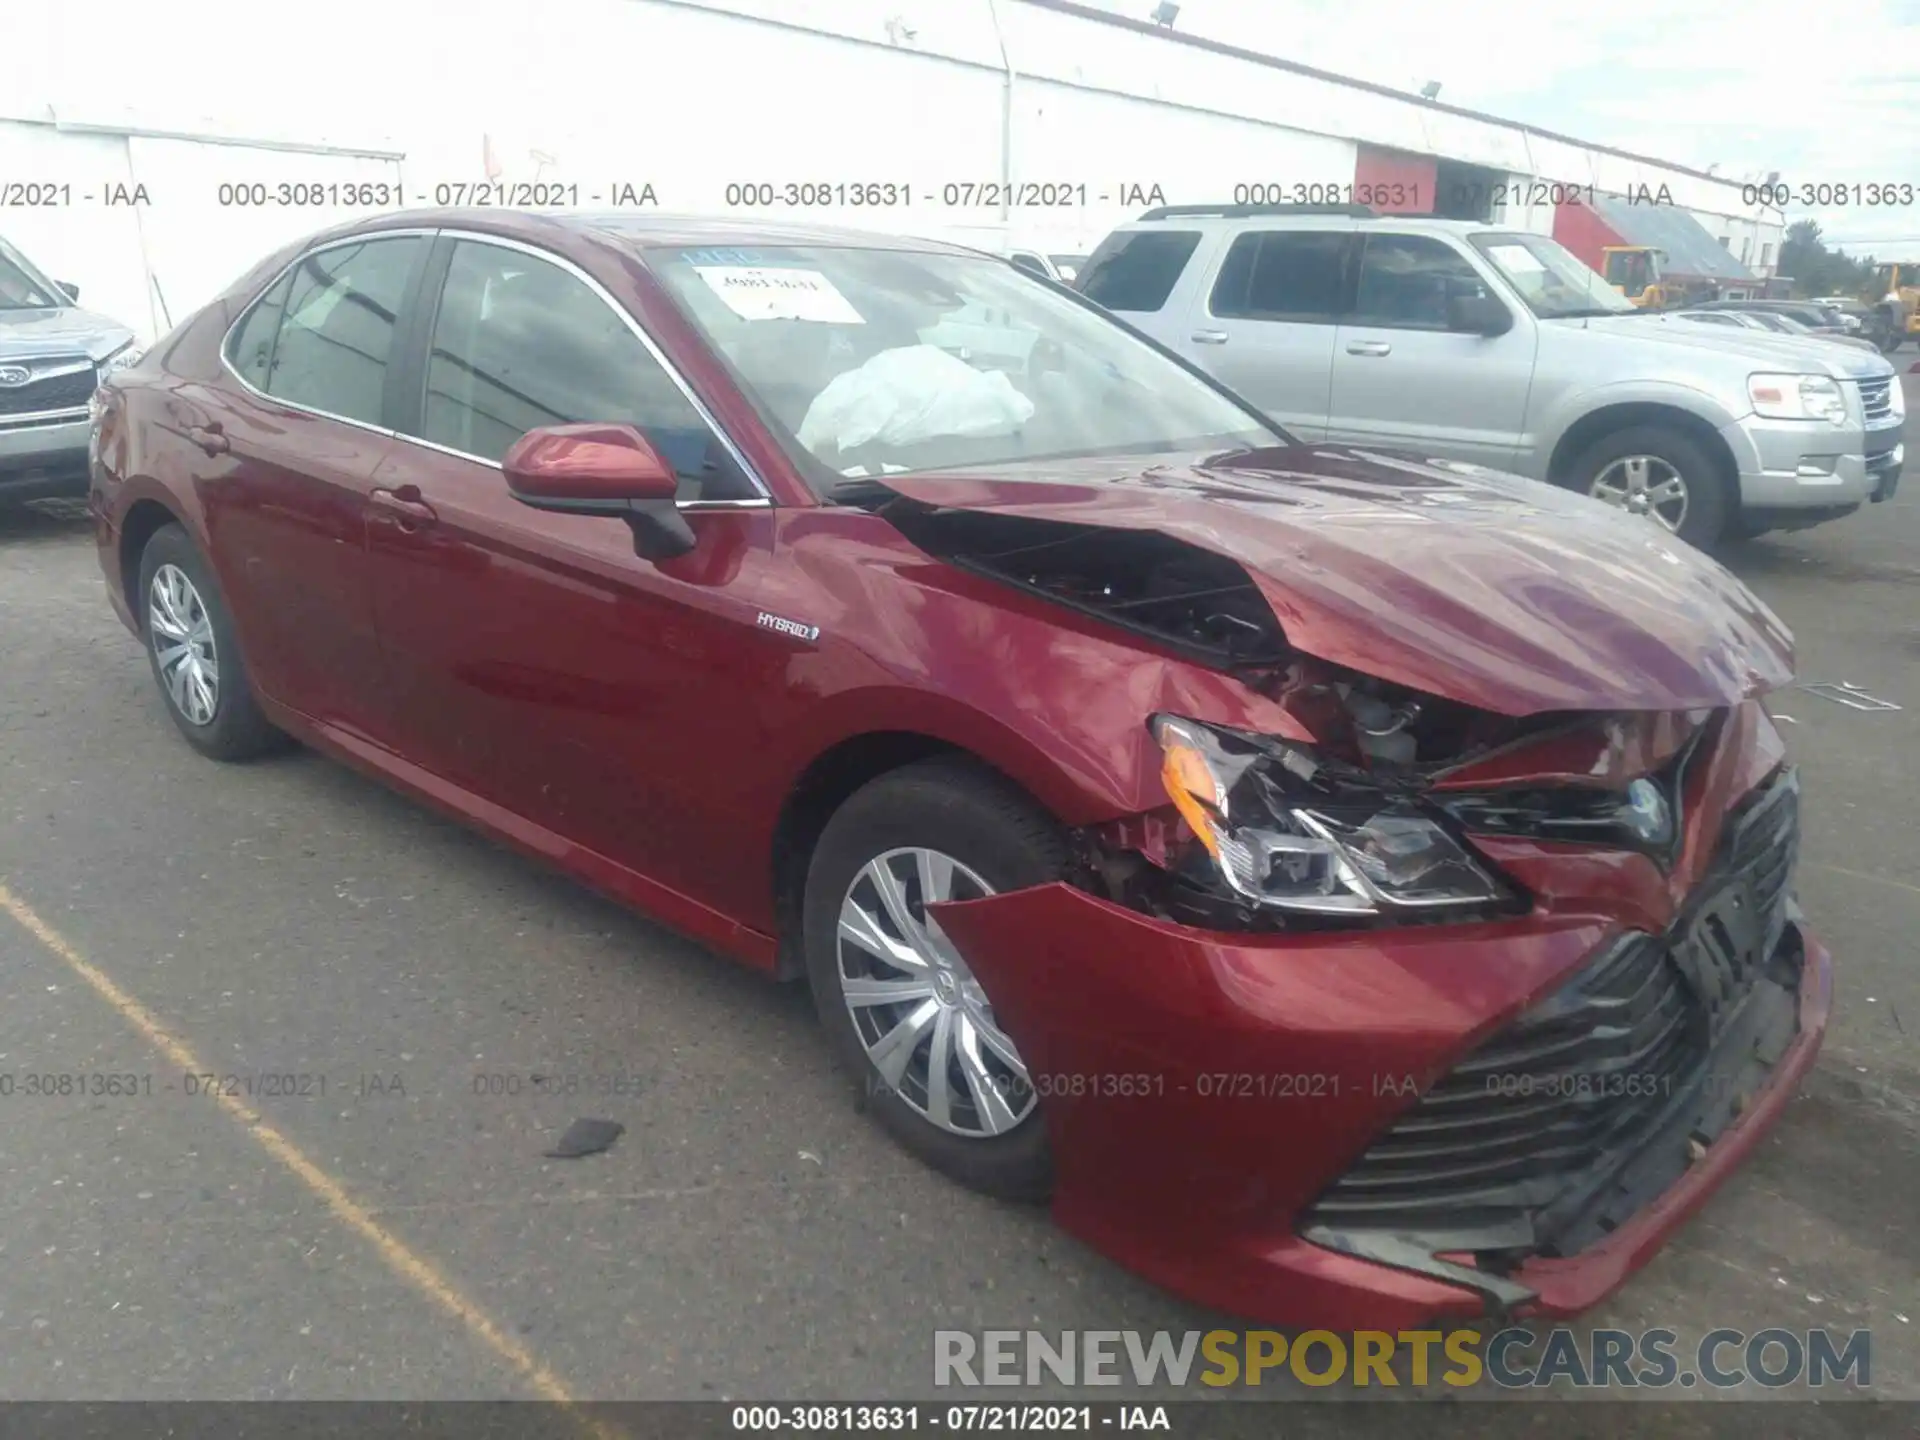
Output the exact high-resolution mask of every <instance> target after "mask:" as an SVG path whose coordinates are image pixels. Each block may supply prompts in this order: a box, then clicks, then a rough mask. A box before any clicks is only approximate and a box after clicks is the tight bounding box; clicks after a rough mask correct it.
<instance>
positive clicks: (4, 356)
mask: <svg viewBox="0 0 1920 1440" xmlns="http://www.w3.org/2000/svg"><path fill="white" fill-rule="evenodd" d="M132 339H133V331H131V330H129V329H128V328H127V327H126V326H124V325H122V324H121V323H120V322H119V321H117V320H109V319H108V318H107V317H106V316H105V315H96V314H94V313H93V311H91V310H82V309H80V308H78V307H77V306H67V307H64V308H62V309H59V310H0V360H38V359H40V358H42V357H43V356H48V355H77V354H79V353H81V352H82V351H84V352H85V353H86V354H87V355H88V356H89V357H90V358H91V359H92V360H93V361H94V363H95V364H98V363H99V362H100V361H102V360H104V359H106V358H107V356H109V355H111V354H113V352H114V351H116V350H118V349H120V348H121V347H122V346H124V345H126V344H127V343H128V342H129V341H131V340H132Z"/></svg>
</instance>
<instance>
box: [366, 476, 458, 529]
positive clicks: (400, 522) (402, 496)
mask: <svg viewBox="0 0 1920 1440" xmlns="http://www.w3.org/2000/svg"><path fill="white" fill-rule="evenodd" d="M367 503H368V504H369V505H370V506H371V507H372V509H373V512H374V518H376V519H381V520H390V521H392V522H393V524H395V525H397V526H398V527H399V528H400V529H401V530H402V531H403V532H404V533H406V534H408V535H411V534H413V532H414V531H416V530H421V529H424V528H425V527H426V526H428V525H431V524H433V522H434V521H436V520H438V519H439V518H440V517H439V516H438V515H437V514H435V513H434V509H433V507H432V506H431V505H429V504H427V502H426V501H425V500H422V499H421V498H420V487H419V486H418V485H402V486H400V487H399V488H398V489H397V490H388V489H386V488H385V487H376V488H375V489H374V491H373V493H372V494H370V495H369V496H368V497H367Z"/></svg>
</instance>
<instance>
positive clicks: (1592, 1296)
mask: <svg viewBox="0 0 1920 1440" xmlns="http://www.w3.org/2000/svg"><path fill="white" fill-rule="evenodd" d="M937 913H938V915H939V918H940V921H941V924H942V925H943V927H944V928H945V929H946V930H947V932H948V934H949V935H950V936H951V937H952V938H953V940H954V941H955V943H956V944H957V945H959V947H960V948H961V949H962V951H963V952H964V953H965V954H966V956H967V959H968V963H969V965H970V966H972V968H973V970H974V973H975V974H976V975H977V976H979V978H980V979H981V981H982V982H983V983H984V984H985V986H986V987H987V989H988V991H989V993H991V994H992V995H993V997H994V1008H995V1010H996V1012H998V1014H999V1015H1000V1017H1001V1019H1002V1020H1003V1022H1004V1023H1005V1025H1006V1026H1007V1028H1008V1030H1009V1031H1010V1033H1012V1034H1013V1035H1014V1036H1015V1037H1016V1038H1017V1039H1018V1041H1019V1043H1020V1046H1021V1051H1022V1054H1023V1056H1024V1057H1025V1059H1026V1061H1027V1064H1028V1069H1029V1072H1030V1073H1031V1074H1032V1075H1033V1076H1034V1077H1035V1082H1036V1085H1037V1086H1038V1087H1040V1089H1041V1093H1042V1095H1043V1105H1044V1107H1045V1110H1044V1113H1045V1116H1046V1123H1047V1125H1048V1129H1049V1137H1050V1140H1051V1142H1052V1146H1053V1150H1054V1160H1055V1166H1056V1186H1055V1194H1054V1210H1055V1214H1056V1218H1057V1219H1058V1221H1059V1222H1060V1223H1061V1225H1062V1226H1063V1227H1064V1228H1066V1229H1067V1230H1069V1231H1070V1232H1071V1233H1074V1234H1076V1235H1077V1236H1079V1237H1080V1238H1082V1239H1084V1240H1085V1241H1087V1242H1088V1243H1090V1244H1092V1245H1094V1246H1095V1247H1096V1248H1098V1249H1100V1250H1102V1251H1103V1252H1104V1253H1106V1254H1107V1255H1109V1256H1111V1257H1112V1258H1113V1259H1115V1260H1117V1261H1118V1262H1120V1263H1121V1264H1124V1265H1126V1266H1128V1267H1129V1268H1131V1269H1133V1270H1135V1271H1137V1272H1138V1273H1140V1274H1142V1275H1145V1276H1146V1277H1148V1278H1149V1279H1152V1280H1154V1281H1155V1282H1157V1283H1159V1284H1161V1285H1163V1286H1165V1287H1166V1288H1168V1289H1169V1290H1172V1291H1174V1292H1176V1293H1178V1294H1180V1295H1182V1296H1184V1297H1186V1298H1188V1299H1190V1300H1193V1301H1197V1302H1199V1303H1203V1304H1207V1305H1211V1306H1214V1307H1217V1308H1219V1309H1222V1310H1225V1311H1229V1312H1232V1313H1235V1314H1238V1315H1241V1316H1245V1317H1248V1318H1250V1319H1256V1320H1259V1321H1263V1322H1266V1323H1271V1324H1276V1325H1283V1326H1319V1327H1332V1328H1335V1329H1360V1328H1369V1329H1371V1328H1384V1329H1404V1328H1414V1327H1417V1326H1420V1325H1423V1324H1425V1323H1427V1322H1430V1321H1433V1320H1436V1319H1439V1318H1441V1317H1454V1318H1472V1317H1477V1316H1483V1315H1489V1314H1491V1315H1495V1316H1500V1315H1507V1314H1511V1315H1516V1316H1541V1317H1558V1316H1566V1315H1571V1314H1575V1313H1577V1312H1579V1311H1582V1310H1584V1309H1587V1308H1588V1307H1590V1306H1592V1305H1594V1304H1595V1303H1597V1302H1598V1301H1599V1300H1601V1299H1602V1298H1603V1297H1604V1296H1606V1295H1607V1294H1608V1293H1609V1292H1611V1291H1612V1290H1613V1289H1615V1288H1616V1287H1617V1286H1619V1285H1620V1284H1621V1283H1622V1282H1623V1281H1624V1280H1625V1279H1626V1278H1627V1276H1628V1275H1630V1274H1631V1273H1632V1272H1633V1271H1634V1270H1636V1269H1638V1268H1639V1267H1640V1266H1641V1265H1642V1264H1643V1263H1645V1262H1646V1261H1647V1260H1648V1259H1649V1258H1650V1257H1651V1256H1652V1255H1653V1254H1654V1253H1655V1252H1656V1251H1657V1250H1658V1249H1659V1248H1660V1247H1661V1245H1662V1244H1663V1243H1664V1242H1665V1241H1666V1239H1667V1237H1668V1236H1669V1235H1670V1234H1671V1233H1672V1232H1673V1231H1674V1230H1675V1229H1676V1228H1677V1227H1678V1226H1679V1225H1680V1224H1681V1223H1683V1222H1684V1221H1685V1220H1686V1219H1687V1217H1688V1216H1689V1215H1691V1214H1692V1213H1693V1212H1694V1211H1695V1210H1696V1209H1697V1208H1698V1207H1699V1206H1700V1205H1701V1204H1702V1203H1703V1202H1704V1201H1705V1200H1706V1198H1707V1196H1708V1195H1710V1194H1711V1193H1712V1191H1713V1190H1714V1188H1715V1187H1716V1186H1717V1185H1718V1184H1719V1182H1720V1181H1721V1180H1722V1179H1724V1178H1725V1177H1726V1175H1727V1174H1728V1173H1729V1172H1730V1171H1731V1170H1732V1169H1733V1168H1734V1167H1736V1166H1737V1165H1738V1164H1739V1163H1740V1161H1741V1159H1742V1158H1743V1157H1744V1156H1745V1155H1746V1154H1747V1152H1749V1151H1750V1150H1751V1149H1752V1148H1753V1147H1754V1145H1755V1144H1756V1143H1757V1142H1758V1140H1759V1139H1760V1137H1761V1136H1762V1134H1764V1133H1765V1131H1766V1130H1767V1128H1768V1127H1769V1126H1770V1124H1771V1123H1772V1121H1773V1120H1774V1119H1775V1118H1776V1117H1777V1116H1778V1114H1779V1113H1780V1111H1781V1110H1782V1109H1783V1108H1784V1106H1785V1105H1786V1103H1787V1101H1788V1100H1789V1099H1790V1098H1791V1097H1792V1094H1793V1092H1794V1090H1795V1089H1796V1087H1797V1085H1798V1082H1799V1080H1800V1078H1801V1077H1802V1076H1803V1075H1804V1074H1805V1072H1806V1071H1807V1069H1808V1068H1809V1067H1810V1066H1811V1065H1812V1063H1813V1060H1814V1058H1815V1055H1816V1054H1817V1052H1818V1049H1819V1045H1820V1041H1821V1038H1822V1035H1823V1033H1824V1030H1825V1027H1826V1020H1827V1013H1828V1008H1829V1001H1830V993H1831V985H1832V962H1831V958H1830V956H1829V955H1828V953H1827V952H1826V950H1825V949H1824V948H1823V947H1821V946H1820V945H1819V943H1818V942H1817V941H1815V940H1814V939H1813V938H1812V937H1811V936H1810V935H1808V934H1807V933H1806V932H1805V931H1804V929H1802V928H1801V927H1800V926H1799V924H1798V921H1797V918H1796V920H1795V922H1794V923H1793V924H1792V926H1791V927H1790V928H1791V931H1792V935H1793V936H1794V937H1795V938H1797V940H1798V942H1799V943H1800V945H1801V946H1802V956H1803V959H1802V963H1800V964H1799V966H1798V968H1797V982H1798V983H1797V994H1795V995H1794V996H1793V997H1792V1002H1791V1003H1792V1005H1793V1006H1794V1007H1795V1008H1796V1010H1797V1013H1796V1014H1795V1015H1794V1017H1793V1018H1794V1020H1795V1021H1797V1030H1796V1033H1794V1034H1793V1035H1792V1038H1791V1039H1790V1040H1787V1041H1784V1042H1783V1047H1784V1048H1783V1053H1780V1054H1779V1055H1778V1058H1777V1060H1774V1061H1773V1063H1771V1064H1770V1066H1768V1067H1766V1068H1765V1069H1764V1070H1763V1072H1762V1075H1761V1078H1760V1080H1759V1082H1758V1088H1757V1089H1755V1088H1743V1089H1741V1091H1740V1093H1739V1100H1738V1103H1737V1104H1732V1105H1730V1106H1729V1107H1728V1110H1729V1113H1727V1114H1725V1115H1722V1116H1718V1117H1715V1119H1714V1123H1713V1125H1711V1126H1710V1127H1709V1129H1710V1131H1715V1130H1717V1133H1713V1138H1712V1139H1711V1142H1710V1143H1709V1144H1708V1145H1707V1147H1706V1149H1705V1152H1704V1154H1701V1155H1699V1156H1698V1158H1697V1159H1696V1161H1695V1163H1693V1164H1691V1165H1690V1166H1687V1167H1685V1168H1684V1169H1683V1171H1682V1172H1681V1173H1679V1175H1678V1177H1677V1178H1676V1179H1673V1180H1672V1182H1671V1183H1669V1184H1665V1185H1664V1187H1663V1188H1659V1189H1658V1190H1657V1191H1656V1192H1654V1193H1651V1194H1650V1195H1647V1196H1645V1197H1643V1198H1641V1199H1636V1206H1637V1208H1634V1209H1633V1210H1632V1213H1631V1214H1629V1215H1626V1216H1625V1217H1624V1218H1621V1219H1619V1220H1617V1221H1616V1222H1610V1229H1609V1232H1608V1233H1607V1234H1606V1235H1605V1236H1604V1238H1602V1239H1599V1240H1597V1241H1596V1242H1594V1243H1591V1244H1589V1245H1586V1246H1585V1247H1584V1248H1582V1249H1580V1250H1579V1251H1578V1252H1577V1253H1574V1254H1572V1255H1569V1256H1567V1257H1565V1258H1544V1257H1538V1256H1536V1257H1535V1258H1531V1259H1529V1260H1527V1261H1525V1262H1524V1263H1523V1264H1521V1265H1520V1266H1519V1267H1518V1268H1517V1269H1513V1270H1511V1271H1510V1272H1509V1273H1508V1274H1506V1275H1505V1276H1504V1277H1500V1276H1495V1275H1493V1274H1491V1273H1489V1272H1488V1271H1485V1270H1481V1269H1478V1268H1474V1267H1472V1266H1471V1265H1466V1266H1461V1267H1458V1268H1454V1267H1452V1266H1451V1265H1450V1264H1449V1263H1448V1262H1447V1260H1446V1258H1445V1257H1442V1259H1441V1260H1439V1261H1436V1260H1435V1259H1434V1257H1433V1255H1432V1254H1431V1253H1430V1247H1429V1246H1426V1245H1422V1244H1419V1243H1414V1241H1413V1240H1412V1239H1411V1238H1410V1239H1409V1241H1408V1243H1406V1244H1404V1245H1401V1246H1396V1245H1395V1244H1394V1243H1392V1241H1391V1240H1390V1239H1389V1238H1387V1237H1383V1236H1382V1235H1380V1234H1379V1233H1377V1232H1376V1233H1373V1234H1371V1235H1369V1236H1353V1235H1348V1236H1346V1237H1345V1238H1342V1237H1341V1236H1339V1235H1336V1234H1334V1233H1330V1232H1327V1231H1324V1230H1322V1231H1320V1232H1317V1237H1316V1238H1318V1239H1319V1240H1321V1241H1322V1242H1325V1243H1314V1240H1313V1239H1309V1238H1307V1235H1306V1234H1304V1233H1303V1229H1305V1228H1306V1227H1308V1226H1309V1225H1310V1223H1311V1216H1310V1212H1311V1210H1312V1207H1313V1206H1314V1204H1315V1202H1316V1200H1317V1199H1318V1198H1319V1197H1320V1196H1321V1195H1322V1194H1323V1193H1324V1192H1325V1191H1326V1190H1327V1189H1328V1187H1329V1186H1330V1185H1332V1184H1333V1183H1334V1182H1336V1181H1337V1180H1338V1179H1339V1178H1340V1177H1341V1176H1342V1175H1343V1174H1345V1173H1346V1172H1348V1171H1349V1170H1350V1169H1351V1168H1352V1167H1353V1166H1354V1164H1355V1162H1356V1161H1358V1160H1359V1159H1360V1158H1361V1156H1362V1155H1363V1152H1365V1151H1366V1150H1367V1148H1368V1146H1369V1145H1371V1144H1372V1143H1373V1142H1374V1141H1375V1140H1376V1139H1377V1138H1379V1137H1380V1136H1381V1135H1382V1134H1383V1133H1384V1132H1385V1131H1386V1130H1387V1129H1388V1128H1390V1127H1391V1125H1392V1124H1393V1122H1394V1121H1395V1119H1396V1118H1398V1117H1400V1116H1401V1115H1403V1114H1405V1113H1406V1112H1407V1111H1408V1109H1409V1108H1410V1107H1411V1106H1412V1105H1413V1103H1414V1100H1415V1097H1416V1096H1417V1095H1418V1094H1420V1093H1424V1092H1425V1091H1426V1090H1427V1089H1428V1088H1429V1087H1430V1086H1432V1085H1433V1084H1434V1082H1436V1081H1437V1080H1439V1079H1440V1078H1441V1077H1442V1076H1444V1075H1445V1074H1447V1072H1448V1071H1450V1070H1451V1069H1452V1067H1453V1066H1454V1064H1455V1063H1456V1062H1457V1061H1459V1060H1460V1059H1461V1058H1462V1057H1463V1056H1465V1055H1466V1054H1467V1053H1468V1052H1469V1051H1471V1050H1472V1048H1473V1046H1474V1045H1475V1044H1476V1043H1477V1042H1478V1041H1480V1040H1481V1039H1483V1038H1484V1037H1486V1036H1488V1035H1489V1034H1492V1033H1493V1032H1495V1031H1497V1030H1498V1029H1499V1027H1500V1026H1502V1025H1503V1024H1505V1023H1506V1022H1507V1021H1509V1020H1511V1019H1512V1018H1513V1017H1514V1016H1516V1015H1518V1014H1519V1013H1521V1012H1522V1011H1523V1010H1524V1009H1525V1008H1526V1007H1527V1006H1529V1005H1532V1004H1534V1003H1535V1002H1537V1001H1538V1000H1539V999H1541V998H1542V997H1543V996H1545V995H1547V994H1549V993H1551V992H1552V991H1554V990H1555V989H1556V988H1557V987H1558V986H1560V985H1561V984H1562V983H1564V982H1565V981H1566V980H1567V979H1568V978H1569V977H1570V976H1572V975H1573V974H1574V973H1575V972H1577V971H1578V970H1580V968H1581V967H1582V966H1583V965H1584V964H1586V963H1588V962H1589V961H1590V960H1591V958H1592V956H1593V955H1594V953H1595V952H1596V950H1597V949H1599V948H1600V947H1602V946H1603V945H1604V944H1606V943H1607V942H1608V941H1609V939H1610V938H1611V937H1614V936H1616V935H1617V934H1618V933H1619V925H1618V923H1617V922H1615V921H1611V920H1608V919H1605V918H1601V917H1597V916H1591V915H1586V916H1573V917H1566V916H1551V915H1543V914H1541V913H1538V912H1536V913H1535V914H1534V915H1531V916H1528V917H1525V918H1522V919H1517V920H1511V921H1500V922H1489V923H1485V924H1462V925H1435V926H1422V927H1409V928H1406V929H1396V930H1373V931H1366V932H1359V933H1350V934H1341V935H1329V934H1319V935H1311V934H1306V935H1302V934H1292V935H1251V934H1224V933H1211V932H1205V931H1200V930H1195V929H1189V928H1186V927H1183V926H1180V925H1177V924H1172V923H1169V922H1165V921H1162V920H1158V919H1155V918H1152V917H1149V916H1146V915H1142V914H1139V913H1136V912H1134V911H1132V910H1129V909H1126V908H1124V907H1122V906H1119V905H1116V904H1113V903H1110V902H1108V901H1105V900H1103V899H1100V898H1098V897H1095V896H1093V895H1090V894H1088V893H1086V892H1084V891H1081V890H1078V889H1075V888H1073V887H1070V886H1067V885H1064V884H1053V885H1047V886H1041V887H1037V888H1034V889H1029V890H1022V891H1015V892H1010V893H1006V894H1002V895H997V896H993V897H989V898H986V899H982V900H974V901H967V902H961V903H957V904H949V905H943V906H939V907H937ZM1773 1023H1774V1024H1775V1025H1776V1026H1777V1024H1778V1016H1777V1015H1776V1016H1775V1017H1774V1020H1773ZM1723 1040H1724V1041H1732V1042H1735V1043H1736V1044H1737V1042H1738V1036H1737V1035H1735V1034H1734V1033H1733V1032H1732V1031H1731V1030H1730V1031H1729V1034H1728V1035H1727V1036H1725V1037H1723ZM1722 1051H1728V1052H1729V1053H1731V1052H1730V1047H1729V1045H1727V1044H1719V1045H1716V1048H1715V1051H1714V1054H1715V1057H1716V1059H1715V1064H1718V1063H1719V1057H1720V1055H1721V1053H1722ZM1741 1083H1742V1084H1743V1085H1747V1084H1748V1083H1749V1082H1746V1081H1743V1082H1741ZM1731 1085H1732V1082H1731V1081H1728V1080H1726V1079H1724V1078H1722V1079H1718V1080H1710V1081H1709V1093H1710V1094H1712V1093H1720V1092H1725V1091H1728V1090H1729V1089H1730V1088H1731ZM1722 1098H1723V1099H1726V1100H1731V1099H1732V1096H1731V1095H1730V1094H1723V1095H1722ZM1680 1140H1681V1143H1683V1144H1684V1140H1685V1132H1684V1130H1683V1131H1682V1133H1681V1136H1680ZM1650 1148H1651V1147H1650ZM1638 1163H1639V1162H1638V1161H1637V1160H1636V1161H1634V1162H1630V1164H1629V1167H1628V1168H1629V1171H1630V1170H1631V1168H1632V1165H1634V1164H1638ZM1643 1184H1644V1180H1643Z"/></svg>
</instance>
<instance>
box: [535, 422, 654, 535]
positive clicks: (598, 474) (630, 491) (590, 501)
mask: <svg viewBox="0 0 1920 1440" xmlns="http://www.w3.org/2000/svg"><path fill="white" fill-rule="evenodd" d="M500 468H501V469H502V470H503V471H505V472H506V476H507V488H508V489H509V490H511V491H512V492H513V497H514V499H516V500H519V501H521V502H522V503H523V504H527V505H531V506H533V507H534V508H535V509H537V510H565V511H569V512H572V513H574V514H586V515H625V514H627V513H628V512H629V511H631V510H632V509H633V507H634V505H635V504H636V503H638V504H647V503H648V502H655V501H662V500H666V501H671V500H672V499H673V496H674V491H675V490H677V489H678V488H679V481H678V480H677V479H676V477H675V476H674V473H673V471H672V469H671V468H670V467H669V466H668V465H667V463H666V462H665V461H664V460H662V459H661V458H660V456H659V454H658V452H656V451H655V450H654V448H653V446H651V445H649V444H648V443H647V438H646V436H644V435H642V434H641V433H640V432H639V431H638V430H636V429H635V428H634V427H633V426H631V425H546V426H542V427H541V428H540V429H538V430H529V431H528V432H527V433H526V434H524V435H522V436H521V437H520V438H519V439H518V440H516V441H515V442H514V444H513V448H512V449H511V450H509V451H507V453H506V457H505V458H504V459H503V460H501V462H500Z"/></svg>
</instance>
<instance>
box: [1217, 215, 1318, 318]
mask: <svg viewBox="0 0 1920 1440" xmlns="http://www.w3.org/2000/svg"><path fill="white" fill-rule="evenodd" d="M1351 249H1352V236H1350V235H1349V234H1347V233H1346V232H1344V231H1339V230H1268V231H1249V232H1247V233H1246V234H1244V235H1241V236H1239V237H1238V238H1237V239H1236V240H1235V241H1234V242H1233V246H1232V248H1231V249H1229V250H1228V251H1227V258H1226V260H1225V261H1224V262H1223V263H1222V264H1221V266H1220V278H1219V279H1218V280H1216V281H1215V282H1214V285H1213V295H1212V297H1211V299H1210V300H1209V301H1208V304H1207V308H1208V309H1209V310H1210V311H1211V312H1212V313H1213V314H1214V315H1216V316H1218V317H1220V318H1221V319H1226V320H1234V319H1238V320H1307V321H1332V320H1336V319H1338V318H1340V315H1341V312H1342V311H1343V310H1345V308H1346V302H1347V257H1348V254H1349V252H1350V251H1351Z"/></svg>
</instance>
